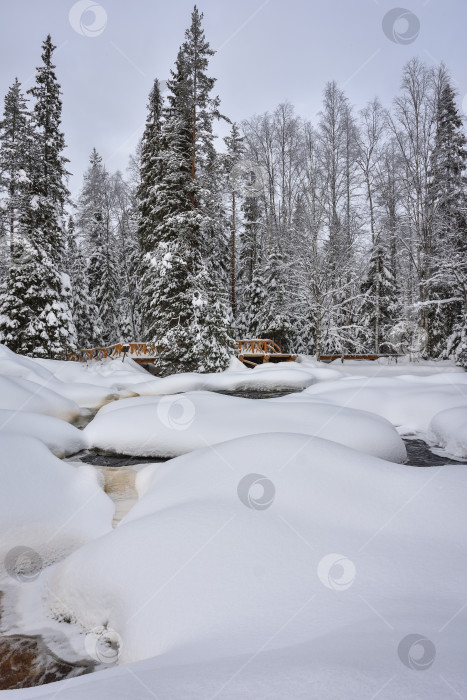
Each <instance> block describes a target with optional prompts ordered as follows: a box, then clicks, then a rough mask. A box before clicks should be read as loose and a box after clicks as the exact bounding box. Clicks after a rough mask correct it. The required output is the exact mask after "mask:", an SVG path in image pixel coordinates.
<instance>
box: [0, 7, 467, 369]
mask: <svg viewBox="0 0 467 700" xmlns="http://www.w3.org/2000/svg"><path fill="white" fill-rule="evenodd" d="M53 51H54V46H53V43H52V40H51V38H50V36H49V37H47V39H46V40H45V42H44V44H43V53H42V64H41V65H40V67H39V68H38V69H37V73H36V81H35V85H34V86H33V87H32V88H31V89H30V90H28V96H25V95H24V94H23V92H22V89H21V85H20V83H19V82H18V81H17V80H16V81H15V82H14V83H13V85H12V86H11V88H10V90H9V91H8V94H7V95H6V97H5V109H4V114H3V120H2V122H1V123H0V190H1V200H0V201H1V208H0V243H1V246H2V254H1V269H0V276H1V284H2V286H1V291H0V339H1V341H2V342H4V343H5V344H6V345H8V346H9V347H11V348H12V349H13V350H15V351H17V352H21V353H25V354H27V355H35V356H42V357H58V356H61V355H63V354H64V353H66V352H67V351H70V350H72V349H74V348H76V347H77V346H78V347H94V346H100V345H103V344H111V343H115V342H118V341H120V340H125V341H128V340H145V341H150V342H154V343H156V345H157V347H158V349H159V360H160V369H161V371H162V372H170V371H183V370H187V371H192V370H197V371H207V370H216V369H221V368H224V367H225V366H227V364H228V362H229V358H230V357H231V355H232V354H233V353H234V349H235V345H234V339H236V338H237V339H238V338H240V337H244V338H245V337H246V338H252V337H257V338H271V339H273V340H275V341H276V342H277V343H278V344H279V345H280V346H281V347H282V349H283V350H289V351H293V352H301V353H307V354H315V355H317V356H319V355H321V354H326V353H333V354H344V353H345V354H347V353H370V352H371V353H401V352H407V351H414V352H415V351H416V353H417V354H418V356H423V357H429V358H447V357H452V358H454V359H455V360H456V361H457V362H458V363H459V364H461V365H463V366H467V179H466V169H467V147H466V138H465V130H464V123H463V117H462V116H461V113H460V110H459V108H458V106H457V95H456V91H455V89H454V87H453V82H452V79H451V77H450V75H449V72H448V70H447V69H446V67H445V66H444V65H440V66H438V67H436V68H433V67H431V66H428V65H426V64H425V63H424V62H422V61H421V60H419V59H418V58H413V59H411V60H410V61H409V62H408V63H407V65H406V66H405V67H404V69H403V72H402V76H401V83H400V91H399V94H398V95H397V97H396V98H395V99H394V101H393V103H392V104H391V105H390V106H383V105H382V104H381V103H380V101H379V100H378V98H375V99H373V100H371V101H370V102H369V103H368V104H367V106H366V107H365V108H364V109H362V110H360V111H357V110H356V109H355V108H353V106H352V105H351V104H350V102H349V100H348V98H347V97H346V95H345V93H344V92H343V90H341V89H340V88H339V86H338V85H337V84H336V83H335V82H330V83H328V84H327V85H326V86H325V88H324V92H323V103H322V108H321V111H320V113H319V115H318V116H317V118H316V119H315V120H314V121H313V122H311V121H309V120H307V119H305V118H303V117H300V116H298V115H297V114H296V113H295V111H294V108H293V106H292V105H291V104H289V103H283V104H280V105H279V106H278V107H277V108H276V109H275V110H274V111H273V112H272V113H265V114H261V115H256V116H254V117H252V118H250V119H246V120H245V121H244V122H242V123H241V124H234V123H231V124H230V127H229V128H230V134H229V136H228V137H226V138H225V139H224V141H225V143H224V146H223V148H219V147H218V145H216V137H215V127H216V123H217V122H218V121H219V120H226V121H227V122H229V119H228V117H226V116H224V115H223V114H222V111H221V105H220V100H219V98H218V97H216V96H215V90H214V87H215V79H214V78H212V77H210V74H209V60H210V58H211V56H212V55H213V53H214V52H213V51H212V50H211V48H210V46H209V43H208V42H207V40H206V38H205V34H204V31H203V28H202V14H200V13H199V11H198V10H197V8H196V7H195V9H194V11H193V14H192V17H191V24H190V27H189V28H188V30H187V31H186V34H185V39H184V42H183V43H182V45H181V47H180V49H179V52H178V55H177V59H176V62H175V66H174V69H173V71H172V73H171V78H170V80H168V81H167V90H166V91H164V92H162V89H161V84H160V83H159V81H158V80H157V79H156V80H155V82H154V85H153V88H152V90H151V93H150V95H149V101H148V106H147V121H146V127H145V130H144V133H143V135H142V138H141V141H140V143H139V145H138V148H137V152H136V153H135V154H134V155H133V156H132V157H131V158H130V163H129V167H128V170H127V172H126V173H125V174H122V173H121V172H115V173H112V172H109V171H108V170H107V169H106V167H105V164H104V162H103V160H102V158H101V156H100V155H99V153H98V152H97V150H96V149H94V150H93V152H92V153H91V155H90V163H89V168H88V170H87V171H86V173H85V175H84V180H83V183H82V188H81V192H80V195H79V197H78V198H77V199H76V201H74V202H71V200H70V194H69V191H68V189H67V171H68V167H69V166H68V162H67V160H66V158H65V157H64V148H65V138H64V135H63V133H62V131H61V110H62V103H61V91H60V85H59V83H58V80H57V77H56V74H55V66H54V65H53Z"/></svg>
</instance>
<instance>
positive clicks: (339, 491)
mask: <svg viewBox="0 0 467 700" xmlns="http://www.w3.org/2000/svg"><path fill="white" fill-rule="evenodd" d="M299 359H300V362H298V363H291V364H287V365H280V366H271V367H259V368H257V369H254V370H245V369H243V368H240V367H238V365H235V364H234V365H233V366H232V368H231V369H230V370H228V371H226V372H223V373H220V374H218V375H194V374H190V375H186V374H185V375H178V376H175V377H166V378H164V379H159V378H153V377H150V375H148V374H147V373H146V372H145V370H143V369H142V368H140V367H138V366H137V365H136V364H135V363H134V362H132V361H128V360H125V362H124V363H122V362H121V360H115V361H106V362H93V363H88V364H87V365H85V364H77V363H76V364H75V363H71V362H69V363H64V362H55V361H49V360H33V359H30V358H20V357H18V356H16V355H14V354H13V353H11V352H10V351H8V350H6V348H0V383H3V384H1V386H0V390H1V388H2V387H4V393H0V402H1V406H0V408H1V409H2V410H0V474H1V482H0V484H1V489H0V522H1V538H0V546H1V550H2V551H1V552H0V591H2V592H3V598H2V610H3V612H2V618H1V621H0V625H1V627H0V629H1V632H2V634H3V635H11V634H13V633H17V634H20V633H22V634H28V635H36V634H40V635H41V636H42V638H43V639H45V640H46V641H47V644H48V645H49V646H50V648H51V649H52V651H54V652H56V653H57V654H58V655H59V656H60V657H61V658H64V659H67V660H68V661H72V662H78V661H80V660H81V661H82V660H83V659H91V660H94V661H95V662H97V663H98V664H99V668H101V669H105V671H103V672H96V673H94V674H90V675H85V676H82V677H79V678H72V679H69V680H65V681H60V682H59V683H56V684H52V685H48V686H42V687H37V688H31V689H22V690H14V691H13V690H12V691H8V690H7V691H4V692H3V695H4V697H5V698H8V697H12V698H20V699H21V700H22V699H23V698H24V699H26V698H44V699H45V698H49V699H50V700H52V698H55V697H60V696H63V697H66V698H67V700H68V699H70V700H81V699H83V700H84V699H85V698H91V699H92V700H94V699H95V700H97V699H99V700H101V699H103V700H110V699H111V698H112V699H114V698H119V700H127V699H128V700H130V699H131V700H134V699H135V698H146V697H147V698H151V697H155V698H158V699H160V700H169V699H170V700H174V699H177V700H179V699H181V700H183V699H184V698H186V699H187V700H188V698H190V699H191V698H193V699H196V700H198V698H203V700H205V699H206V698H212V699H214V698H220V699H222V700H224V699H227V698H232V699H233V698H235V699H236V700H237V699H238V700H240V699H241V700H243V699H244V698H246V697H252V698H254V699H255V700H262V699H263V698H264V700H266V698H268V699H270V698H271V699H275V698H277V699H279V698H280V700H284V699H288V698H293V699H294V700H295V698H304V699H305V698H306V699H307V700H308V699H309V698H315V697H316V698H325V699H326V700H328V699H330V700H332V699H334V698H336V699H337V698H339V700H340V699H341V698H346V699H347V698H349V699H353V698H355V699H356V698H358V700H362V699H365V698H368V700H370V699H371V698H378V700H379V699H381V700H388V699H391V700H393V699H394V700H395V699H396V698H397V699H399V698H404V699H405V698H408V699H409V700H411V699H412V700H415V699H416V698H417V699H420V700H421V699H422V698H423V699H424V700H425V699H428V700H435V699H436V700H439V699H440V698H443V700H444V699H445V698H446V700H449V698H451V697H452V698H455V697H465V696H466V694H467V682H466V676H465V648H466V644H467V607H466V599H465V583H466V581H467V557H466V556H465V542H466V541H467V516H466V514H465V513H466V510H465V497H466V496H465V494H466V489H467V469H466V465H464V464H462V463H461V462H459V464H458V465H449V466H442V467H432V468H429V469H428V468H427V469H420V468H417V467H408V466H406V465H404V464H401V463H400V462H402V461H403V460H404V458H405V447H404V445H403V442H402V440H401V438H400V435H399V434H398V433H401V434H406V433H409V432H412V433H416V434H417V435H418V436H420V435H422V436H425V438H426V439H427V440H429V441H430V444H432V445H435V446H437V447H438V448H440V449H442V450H444V451H445V453H446V454H447V453H449V454H451V455H453V456H455V457H456V458H457V459H459V460H462V459H464V460H465V461H467V381H466V378H467V374H465V373H464V372H462V370H459V368H456V367H454V366H453V365H452V364H451V363H448V362H443V363H424V362H420V363H417V364H412V363H405V362H399V363H398V364H397V365H395V364H392V365H390V364H387V363H378V364H376V363H370V362H358V363H347V362H345V363H343V364H342V363H340V362H339V363H333V364H332V365H323V364H322V363H317V362H316V361H315V360H313V359H312V358H306V357H301V358H299ZM138 387H139V389H140V390H139V391H138ZM260 388H261V389H264V390H271V391H272V390H279V389H282V390H289V391H294V392H298V391H299V390H300V391H301V390H303V391H301V393H292V394H290V395H288V396H283V397H279V398H274V399H263V400H261V401H255V400H253V399H246V398H239V397H230V396H224V395H219V394H216V393H214V391H216V390H217V391H234V390H251V391H255V390H258V389H260ZM99 407H100V409H99V411H98V412H97V415H96V416H95V417H93V418H92V419H91V417H92V416H91V415H90V411H89V409H96V408H99ZM86 416H87V419H91V420H90V423H89V425H88V426H87V427H86V428H85V429H84V430H78V428H76V427H74V426H73V425H70V422H73V421H76V420H78V419H80V418H81V419H86ZM86 447H88V448H92V447H98V448H100V449H102V450H105V451H113V452H123V453H125V454H130V455H134V456H143V455H161V454H165V455H181V456H178V457H175V458H174V459H170V460H169V461H167V462H165V463H158V464H149V465H145V466H142V465H140V466H138V467H135V468H134V469H133V471H132V475H131V479H130V480H129V481H128V484H130V481H131V484H130V486H131V489H130V486H129V485H128V484H127V485H126V487H128V488H129V490H130V491H131V498H127V500H126V501H125V508H124V509H123V510H121V512H120V514H119V516H118V518H114V515H115V507H114V503H113V501H112V500H111V498H109V496H108V495H107V494H106V493H105V492H104V486H105V487H106V488H107V490H109V484H108V483H107V482H106V485H104V476H103V473H102V471H100V470H99V469H97V468H94V467H92V466H90V465H84V464H82V463H81V464H80V463H79V461H76V457H72V460H73V461H64V460H61V459H58V458H57V457H56V456H54V455H53V454H52V452H54V453H55V454H56V455H70V454H74V453H75V452H78V451H80V450H82V449H84V448H86ZM51 451H52V452H51ZM123 481H124V480H123ZM123 495H125V494H123ZM127 496H128V494H127ZM127 496H126V497H127ZM125 513H126V515H125ZM122 515H123V516H124V517H123V518H122V519H121V517H122Z"/></svg>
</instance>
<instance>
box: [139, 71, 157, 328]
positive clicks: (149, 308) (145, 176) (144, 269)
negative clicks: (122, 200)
mask: <svg viewBox="0 0 467 700" xmlns="http://www.w3.org/2000/svg"><path fill="white" fill-rule="evenodd" d="M162 108H163V100H162V95H161V91H160V84H159V80H158V79H157V78H156V80H155V81H154V85H153V87H152V90H151V92H150V94H149V102H148V114H147V118H146V126H145V129H144V134H143V138H142V140H141V162H140V181H139V186H138V189H137V199H138V209H139V219H138V232H137V235H138V241H139V248H140V253H141V261H140V277H141V322H142V331H143V337H144V338H145V339H147V340H148V339H151V338H152V337H153V329H154V328H155V327H156V324H157V318H155V317H154V315H153V310H155V306H154V303H153V293H154V289H153V286H154V267H153V265H152V262H151V260H152V254H153V253H154V251H155V250H156V249H157V245H158V243H159V241H158V239H157V235H158V225H159V223H160V215H159V212H158V207H159V200H158V187H159V184H160V181H161V174H162V173H161V149H162Z"/></svg>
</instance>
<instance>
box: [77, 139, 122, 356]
mask: <svg viewBox="0 0 467 700" xmlns="http://www.w3.org/2000/svg"><path fill="white" fill-rule="evenodd" d="M111 200H112V192H111V183H110V178H109V176H108V174H107V172H106V170H105V167H104V165H103V163H102V158H101V156H100V155H99V154H98V153H97V151H96V149H95V148H94V149H93V151H92V153H91V156H90V166H89V168H88V170H87V171H86V173H85V174H84V179H83V187H82V190H81V193H80V196H79V199H78V211H77V228H78V232H79V235H80V237H81V238H82V239H83V245H84V251H85V254H86V257H87V278H88V286H89V294H90V296H91V298H92V301H93V302H94V304H95V305H96V307H97V309H98V319H99V323H100V326H101V328H102V342H103V343H105V344H111V343H115V342H117V340H118V338H119V336H120V329H119V308H118V298H119V296H120V292H119V285H120V278H119V269H118V258H117V250H116V247H117V246H116V241H115V236H114V232H113V226H112V220H111V205H112V201H111Z"/></svg>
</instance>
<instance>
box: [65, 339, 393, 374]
mask: <svg viewBox="0 0 467 700" xmlns="http://www.w3.org/2000/svg"><path fill="white" fill-rule="evenodd" d="M157 354H158V350H157V346H156V345H155V344H154V343H116V344H115V345H109V346H107V347H104V348H91V349H89V350H76V351H75V352H72V353H69V354H68V355H67V360H74V361H76V362H87V360H105V359H106V358H108V357H110V358H112V359H117V358H119V357H122V358H123V359H124V358H125V357H131V359H132V360H134V361H135V362H137V363H138V364H142V365H144V364H153V363H154V362H156V361H157ZM237 354H238V359H239V360H240V361H241V362H243V364H244V365H246V366H247V367H256V366H257V365H261V364H263V363H265V362H272V363H277V362H294V361H295V360H296V359H297V356H296V355H292V354H290V353H287V352H282V351H281V349H280V347H279V346H278V345H277V344H276V343H275V342H274V341H273V340H264V339H262V338H254V339H252V340H251V339H249V340H238V341H237ZM380 357H389V358H392V359H395V361H396V362H397V358H398V357H401V356H400V355H376V354H369V355H320V358H319V359H320V360H321V362H332V361H333V360H342V362H344V360H377V359H379V358H380Z"/></svg>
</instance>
